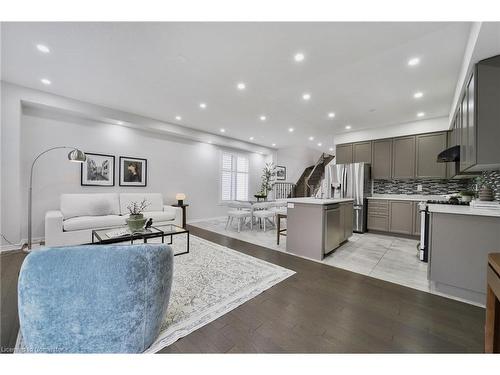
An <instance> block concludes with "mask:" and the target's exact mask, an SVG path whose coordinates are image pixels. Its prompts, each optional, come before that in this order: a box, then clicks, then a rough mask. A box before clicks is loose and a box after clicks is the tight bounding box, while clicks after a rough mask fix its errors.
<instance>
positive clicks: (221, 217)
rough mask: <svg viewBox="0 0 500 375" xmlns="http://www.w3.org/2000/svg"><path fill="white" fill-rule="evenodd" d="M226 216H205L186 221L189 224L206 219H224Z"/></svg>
mask: <svg viewBox="0 0 500 375" xmlns="http://www.w3.org/2000/svg"><path fill="white" fill-rule="evenodd" d="M225 218H227V216H215V217H205V218H203V219H193V220H188V221H187V222H186V223H187V224H191V223H199V222H201V221H207V220H218V219H225Z"/></svg>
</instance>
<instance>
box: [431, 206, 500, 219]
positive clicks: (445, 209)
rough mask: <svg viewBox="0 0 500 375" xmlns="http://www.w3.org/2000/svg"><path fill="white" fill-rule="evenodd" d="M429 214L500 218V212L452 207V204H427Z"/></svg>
mask: <svg viewBox="0 0 500 375" xmlns="http://www.w3.org/2000/svg"><path fill="white" fill-rule="evenodd" d="M428 208H429V212H436V213H443V214H459V215H476V216H492V217H500V210H495V209H487V208H473V207H470V206H454V205H452V204H429V205H428Z"/></svg>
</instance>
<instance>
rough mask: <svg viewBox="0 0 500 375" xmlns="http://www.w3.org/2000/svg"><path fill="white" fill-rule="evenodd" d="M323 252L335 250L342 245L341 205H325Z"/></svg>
mask: <svg viewBox="0 0 500 375" xmlns="http://www.w3.org/2000/svg"><path fill="white" fill-rule="evenodd" d="M323 215H324V218H323V222H324V226H325V228H324V231H323V233H324V238H323V254H328V253H329V252H331V251H333V250H335V249H336V248H337V247H338V246H339V245H340V239H341V233H340V231H341V230H342V227H341V225H340V206H339V205H338V204H332V205H328V206H325V207H324V211H323Z"/></svg>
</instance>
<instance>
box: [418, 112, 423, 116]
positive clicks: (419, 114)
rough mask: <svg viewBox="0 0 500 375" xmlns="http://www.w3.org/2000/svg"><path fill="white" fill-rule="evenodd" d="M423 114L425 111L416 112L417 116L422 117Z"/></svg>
mask: <svg viewBox="0 0 500 375" xmlns="http://www.w3.org/2000/svg"><path fill="white" fill-rule="evenodd" d="M424 116H425V113H424V112H418V113H417V117H424Z"/></svg>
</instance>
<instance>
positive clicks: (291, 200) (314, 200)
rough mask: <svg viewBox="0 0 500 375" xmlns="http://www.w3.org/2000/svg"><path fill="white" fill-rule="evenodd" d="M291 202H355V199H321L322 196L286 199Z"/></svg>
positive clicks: (321, 203)
mask: <svg viewBox="0 0 500 375" xmlns="http://www.w3.org/2000/svg"><path fill="white" fill-rule="evenodd" d="M286 201H287V202H290V203H301V204H320V205H323V204H334V203H342V202H353V201H354V199H351V198H342V199H340V198H337V199H333V198H332V199H320V198H288V199H287V200H286Z"/></svg>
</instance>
